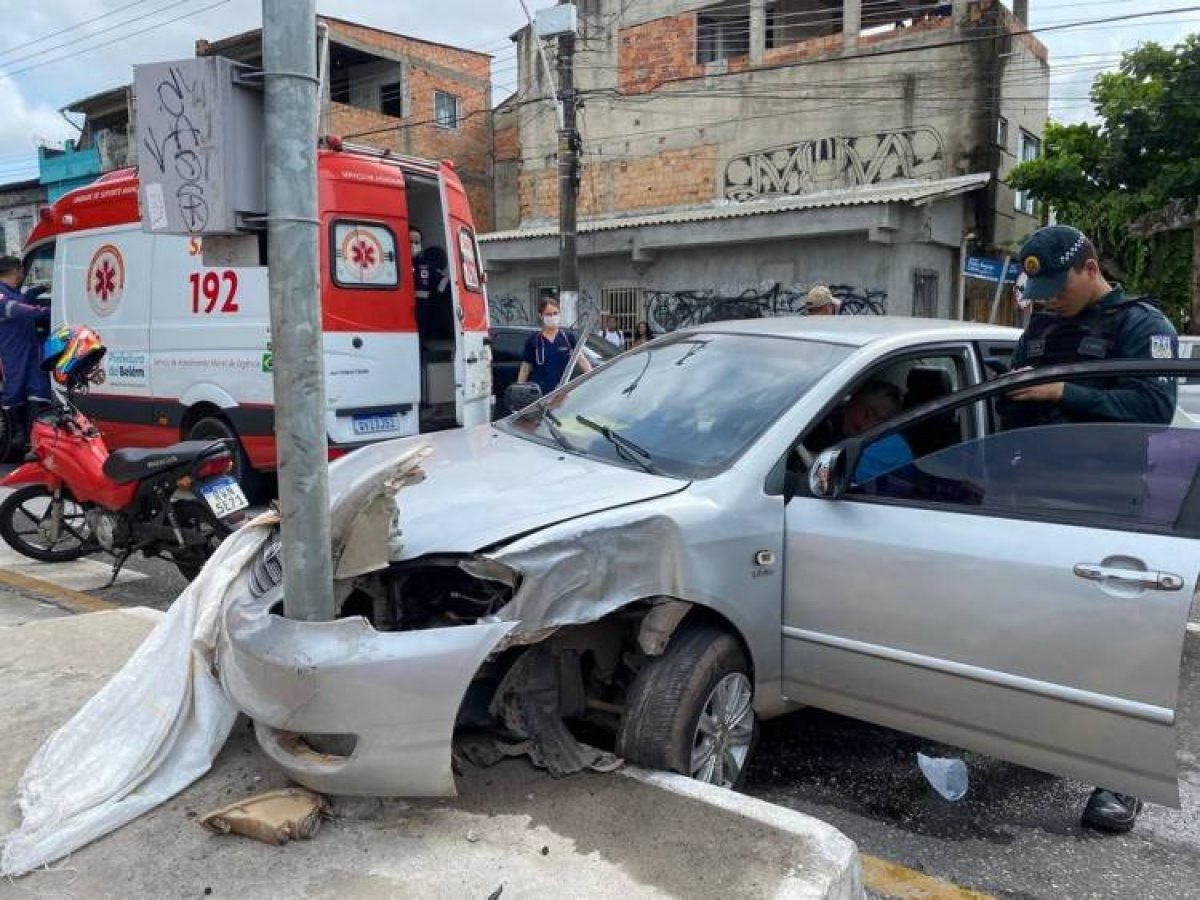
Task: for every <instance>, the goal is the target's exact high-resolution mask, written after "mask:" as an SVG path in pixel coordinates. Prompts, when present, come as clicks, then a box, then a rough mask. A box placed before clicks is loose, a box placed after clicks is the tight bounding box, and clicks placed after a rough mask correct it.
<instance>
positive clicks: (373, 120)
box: [331, 79, 492, 231]
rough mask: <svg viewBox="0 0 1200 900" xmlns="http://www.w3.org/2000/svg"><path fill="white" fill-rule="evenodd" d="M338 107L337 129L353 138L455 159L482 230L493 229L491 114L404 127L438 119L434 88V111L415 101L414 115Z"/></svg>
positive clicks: (416, 153)
mask: <svg viewBox="0 0 1200 900" xmlns="http://www.w3.org/2000/svg"><path fill="white" fill-rule="evenodd" d="M413 80H414V81H416V79H413ZM414 99H415V98H414ZM332 107H333V115H332V117H331V118H332V128H333V133H334V134H338V135H342V136H344V137H345V138H346V139H347V140H350V141H352V142H353V143H356V144H367V145H369V146H372V147H378V148H380V149H381V150H394V151H395V152H397V153H404V154H407V155H409V156H420V157H424V158H427V159H450V160H453V161H454V165H455V168H456V170H457V171H458V177H459V178H460V179H461V180H462V183H463V187H464V189H466V192H467V196H468V197H469V198H470V200H471V212H472V214H473V215H474V217H475V225H476V227H477V229H478V230H479V231H490V230H491V229H492V195H491V183H492V180H491V154H490V152H489V148H490V123H489V118H490V117H489V115H487V114H486V113H485V114H482V115H478V116H475V117H474V118H472V119H467V120H466V121H464V122H463V123H462V125H461V127H460V128H459V130H457V131H455V130H451V129H445V128H438V127H437V126H436V125H432V124H425V125H416V126H414V127H412V128H405V127H403V126H404V125H405V124H406V122H409V121H411V122H414V123H415V122H426V121H427V120H429V119H431V118H433V113H432V109H433V95H432V93H431V94H430V96H429V99H428V107H429V109H428V110H427V111H428V113H429V115H424V112H426V110H425V109H424V106H423V105H418V104H417V103H415V102H414V104H413V115H412V117H411V119H409V120H404V119H395V118H393V117H391V116H385V115H384V114H383V113H381V112H376V111H375V110H371V109H360V108H359V107H356V106H348V105H346V104H344V103H334V104H332ZM464 112H465V111H464ZM363 132H369V133H366V134H364V133H363ZM352 135H360V136H358V137H351V136H352Z"/></svg>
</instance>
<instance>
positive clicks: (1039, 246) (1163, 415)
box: [1002, 225, 1178, 832]
mask: <svg viewBox="0 0 1200 900" xmlns="http://www.w3.org/2000/svg"><path fill="white" fill-rule="evenodd" d="M1020 259H1021V267H1022V269H1023V271H1024V273H1025V276H1026V282H1025V288H1024V292H1023V297H1024V299H1026V300H1031V301H1033V302H1034V304H1038V303H1039V302H1040V303H1043V304H1044V308H1043V309H1042V310H1041V311H1039V312H1035V313H1034V314H1033V316H1032V318H1031V319H1030V321H1029V325H1028V327H1026V329H1025V331H1024V333H1023V334H1022V335H1021V339H1020V341H1019V342H1018V343H1017V349H1016V353H1015V354H1014V356H1013V368H1014V369H1018V368H1024V367H1027V366H1028V367H1035V368H1036V367H1041V366H1051V365H1062V364H1066V363H1075V362H1086V361H1089V360H1091V361H1095V360H1100V359H1160V358H1161V359H1172V358H1174V357H1175V356H1176V353H1177V348H1178V340H1177V338H1176V335H1175V329H1174V328H1172V327H1171V323H1170V322H1168V321H1167V318H1166V317H1165V316H1164V315H1163V314H1162V313H1161V312H1160V311H1159V309H1158V307H1157V306H1156V305H1155V304H1154V303H1152V302H1149V301H1147V300H1144V299H1141V298H1137V297H1129V296H1127V295H1126V294H1125V292H1124V291H1123V290H1122V289H1121V287H1120V285H1114V284H1112V283H1110V282H1109V281H1108V280H1107V279H1105V277H1104V275H1103V274H1101V272H1100V265H1099V262H1098V260H1097V257H1096V249H1095V247H1093V246H1092V242H1091V241H1090V240H1088V238H1087V236H1086V235H1084V234H1083V232H1081V231H1079V230H1078V229H1076V228H1071V227H1069V226H1066V225H1053V226H1051V227H1049V228H1042V229H1041V230H1039V231H1037V232H1036V233H1035V234H1034V235H1033V236H1032V237H1031V238H1030V239H1029V240H1028V241H1027V242H1026V243H1025V246H1024V247H1022V248H1021V256H1020ZM1009 399H1010V400H1011V401H1015V402H1010V403H1006V404H1004V405H1003V407H1002V414H1003V417H1004V422H1005V425H1006V426H1009V427H1011V426H1013V425H1016V426H1027V425H1038V424H1052V423H1056V422H1131V423H1144V424H1160V423H1161V424H1167V423H1169V422H1170V421H1171V419H1172V418H1173V416H1174V414H1175V382H1174V380H1171V379H1159V378H1155V377H1128V378H1112V379H1107V380H1104V381H1100V380H1093V381H1090V382H1089V383H1087V384H1075V383H1071V382H1055V383H1052V384H1040V385H1035V386H1033V387H1027V388H1022V389H1021V390H1018V391H1014V392H1013V393H1012V394H1011V395H1010V398H1009ZM1130 451H1131V454H1130V455H1131V460H1132V463H1131V470H1133V471H1132V476H1133V478H1135V479H1137V480H1138V482H1139V483H1140V481H1141V476H1142V472H1143V471H1144V469H1145V442H1144V440H1140V443H1139V445H1138V446H1137V447H1133V446H1132V445H1131V447H1130ZM1080 452H1083V448H1080ZM1108 452H1112V448H1111V447H1110V448H1109V451H1108ZM1141 808H1142V801H1141V799H1139V798H1138V797H1133V796H1130V795H1128V794H1119V793H1117V792H1115V791H1110V790H1107V789H1105V788H1096V789H1095V790H1094V791H1093V792H1092V795H1091V797H1090V798H1089V799H1088V802H1087V807H1086V808H1085V809H1084V812H1083V824H1084V825H1085V826H1089V827H1092V828H1096V829H1100V830H1102V831H1109V832H1125V831H1128V830H1129V829H1131V828H1132V827H1133V823H1134V821H1135V820H1136V818H1137V814H1138V812H1139V811H1140V810H1141Z"/></svg>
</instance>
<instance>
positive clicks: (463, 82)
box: [68, 16, 492, 230]
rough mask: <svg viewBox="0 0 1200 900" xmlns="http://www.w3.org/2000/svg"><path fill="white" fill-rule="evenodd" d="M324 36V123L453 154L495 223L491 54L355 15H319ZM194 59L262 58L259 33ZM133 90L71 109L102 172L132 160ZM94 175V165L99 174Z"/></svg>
mask: <svg viewBox="0 0 1200 900" xmlns="http://www.w3.org/2000/svg"><path fill="white" fill-rule="evenodd" d="M318 21H320V22H322V23H324V24H325V25H326V27H327V28H328V34H329V50H328V59H329V77H328V79H327V80H326V83H325V84H324V85H323V91H324V93H325V95H326V97H327V98H328V100H327V102H326V103H325V104H324V105H323V115H322V130H323V131H325V132H327V133H330V134H337V135H340V136H342V137H343V138H345V139H347V140H352V141H354V142H355V143H360V144H369V145H371V146H374V147H378V148H380V149H391V150H395V151H397V152H399V153H405V154H409V155H412V156H421V157H428V158H433V159H451V160H453V161H454V163H455V166H456V168H457V170H458V174H459V177H460V178H461V179H462V182H463V187H464V188H466V191H467V194H468V196H469V197H470V199H471V208H472V211H473V212H474V215H475V221H476V224H477V226H478V227H479V228H480V229H481V230H487V229H488V228H490V227H492V125H491V109H490V103H491V58H490V57H489V56H488V55H487V54H484V53H476V52H474V51H471V50H462V49H459V48H457V47H450V46H447V45H444V44H437V43H433V42H431V41H424V40H420V39H418V38H413V37H408V36H406V35H401V34H395V33H393V32H390V31H383V30H381V29H378V28H369V27H367V26H365V25H359V24H356V23H354V22H347V21H343V20H341V19H333V18H329V17H328V16H318ZM196 55H197V56H210V55H211V56H225V57H229V58H230V59H235V60H238V61H239V62H244V63H248V64H250V65H255V66H259V65H261V64H262V31H261V30H255V31H249V32H246V33H244V34H239V35H234V36H233V37H228V38H223V39H221V40H217V41H207V40H198V41H196ZM132 107H133V104H132V103H131V102H130V89H129V87H127V86H126V87H121V88H116V89H114V90H110V91H105V92H104V93H101V94H97V95H95V96H94V97H90V98H87V99H86V100H81V101H78V102H77V103H74V104H72V105H71V106H70V107H68V109H69V111H71V112H77V113H82V114H83V115H84V116H85V123H84V130H83V134H82V135H81V138H80V141H79V144H78V148H77V149H78V150H79V151H87V150H88V149H89V148H92V147H96V148H97V149H98V150H99V151H100V156H101V157H102V158H103V165H102V166H101V167H100V170H99V171H107V170H108V169H111V168H118V167H120V166H124V165H131V164H134V163H136V153H137V148H136V147H135V146H132V142H130V141H129V140H128V137H129V135H130V134H132V133H133V130H134V128H133V125H132V115H133V109H132ZM98 173H99V172H97V174H98Z"/></svg>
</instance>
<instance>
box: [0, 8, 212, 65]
mask: <svg viewBox="0 0 1200 900" xmlns="http://www.w3.org/2000/svg"><path fill="white" fill-rule="evenodd" d="M184 2H191V0H184ZM230 2H232V0H217V2H215V3H210V4H209V5H208V6H202V7H200V8H199V9H194V10H192V11H191V12H186V13H183V14H181V15H178V16H175V17H174V18H171V19H167V20H166V21H164V22H158V23H156V24H154V25H148V26H146V27H145V28H140V29H138V30H136V31H131V32H129V33H127V34H122V35H119V36H117V37H115V38H113V39H112V40H109V41H104V42H103V43H100V44H94V45H93V46H91V47H83V48H81V49H79V50H76V51H74V52H73V53H66V54H63V55H62V56H58V57H55V58H54V59H46V60H42V61H41V62H36V63H33V64H31V65H28V66H24V67H22V68H20V69H13V70H12V71H9V72H4V73H2V74H4V75H7V76H9V77H12V76H14V75H21V74H23V73H25V72H30V71H32V70H34V69H40V68H42V67H43V66H51V65H54V64H55V63H60V62H64V61H66V60H68V59H73V58H74V57H76V56H83V55H84V54H86V53H92V52H93V51H96V50H101V49H103V48H104V47H109V46H112V45H113V44H119V43H121V42H122V41H126V40H128V39H129V38H131V37H137V36H138V35H142V34H145V33H146V32H149V31H154V30H155V29H158V28H163V27H165V26H167V25H173V24H174V23H176V22H180V21H182V20H183V19H188V18H191V17H192V16H197V15H199V14H200V13H203V12H208V11H209V10H213V9H216V8H217V7H219V6H225V5H226V4H228V3H230ZM176 5H177V4H176ZM164 8H165V7H164ZM160 12H161V10H160Z"/></svg>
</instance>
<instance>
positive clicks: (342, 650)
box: [219, 574, 515, 797]
mask: <svg viewBox="0 0 1200 900" xmlns="http://www.w3.org/2000/svg"><path fill="white" fill-rule="evenodd" d="M239 577H240V578H241V579H247V577H248V576H247V575H245V574H243V575H242V576H239ZM242 587H243V588H244V589H243V590H237V591H235V599H233V600H231V601H230V602H229V603H228V604H227V605H226V607H225V609H224V611H223V615H224V623H223V624H224V627H223V628H222V629H221V645H220V651H219V659H220V671H221V681H222V683H223V685H224V687H225V690H226V692H227V693H228V694H229V696H230V697H231V698H232V699H233V701H234V703H235V704H236V705H237V706H238V707H239V708H240V709H241V710H242V711H243V712H245V713H246V714H247V715H249V716H250V717H251V718H252V719H253V720H254V725H255V732H256V734H257V737H258V742H259V744H260V746H261V747H262V749H263V751H264V752H265V753H266V754H267V755H268V756H269V757H270V758H271V759H272V760H273V761H274V762H275V763H276V764H277V765H278V766H280V768H282V769H283V770H284V771H285V772H286V773H287V775H288V776H289V777H291V778H292V779H294V780H295V781H297V782H299V783H300V784H302V785H304V786H306V787H309V788H311V789H313V790H316V791H321V792H324V793H330V794H345V795H363V794H367V795H384V796H400V795H403V796H409V797H439V796H453V795H454V793H455V789H454V776H453V773H452V771H451V764H450V756H451V738H452V736H453V731H454V722H455V719H456V717H457V714H458V710H459V706H460V705H461V703H462V698H463V695H464V694H465V692H466V690H467V687H468V686H469V684H470V682H471V680H472V679H473V678H474V676H475V674H476V672H477V671H478V669H479V667H480V665H481V664H482V663H483V661H484V660H485V659H486V658H487V656H488V654H489V653H491V652H492V650H493V649H494V648H495V646H496V645H497V644H498V643H499V642H500V641H501V640H502V639H503V638H504V636H505V635H507V634H508V632H509V631H511V630H512V629H513V628H514V627H515V623H513V622H493V623H486V624H475V625H464V626H458V627H453V628H433V629H427V630H423V631H404V632H378V631H376V630H375V629H374V628H372V627H371V625H370V624H369V623H368V622H367V621H365V620H364V619H361V618H346V619H338V620H336V621H332V622H302V621H297V620H294V619H287V618H284V617H282V616H278V615H274V614H272V613H271V612H270V608H271V606H272V605H273V604H274V603H277V602H278V601H279V599H280V598H281V596H282V591H281V589H278V588H277V589H275V590H272V591H270V592H268V593H267V594H266V595H264V596H262V597H260V598H254V597H253V595H252V594H251V592H250V590H249V586H248V585H242ZM301 735H321V736H322V737H324V738H334V739H336V740H337V742H338V743H339V744H340V745H343V746H345V747H346V749H345V751H344V754H343V751H342V750H341V749H340V748H339V750H338V752H337V753H332V752H318V751H317V750H314V749H313V748H312V747H311V746H310V745H309V743H307V742H305V741H304V740H303V739H302V738H301V737H300V736H301ZM314 743H317V744H318V745H321V743H322V742H321V741H314Z"/></svg>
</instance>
